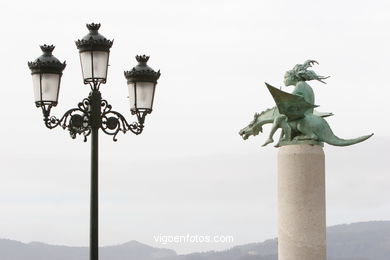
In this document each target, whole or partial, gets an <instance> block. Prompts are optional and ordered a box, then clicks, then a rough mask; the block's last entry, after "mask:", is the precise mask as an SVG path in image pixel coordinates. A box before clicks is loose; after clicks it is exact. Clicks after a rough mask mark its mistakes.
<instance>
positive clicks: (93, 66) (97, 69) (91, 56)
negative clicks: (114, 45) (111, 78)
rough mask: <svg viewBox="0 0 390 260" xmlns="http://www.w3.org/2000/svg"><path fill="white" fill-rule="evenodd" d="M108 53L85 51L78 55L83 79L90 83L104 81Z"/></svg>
mask: <svg viewBox="0 0 390 260" xmlns="http://www.w3.org/2000/svg"><path fill="white" fill-rule="evenodd" d="M108 57H109V52H106V51H85V52H81V53H80V61H81V69H82V71H83V78H84V80H85V81H87V82H90V81H93V80H94V79H95V80H98V81H106V78H107V67H108Z"/></svg>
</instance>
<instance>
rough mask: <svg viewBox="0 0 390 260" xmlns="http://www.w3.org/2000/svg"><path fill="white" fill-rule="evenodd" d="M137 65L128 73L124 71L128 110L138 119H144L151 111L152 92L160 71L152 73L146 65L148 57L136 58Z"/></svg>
mask: <svg viewBox="0 0 390 260" xmlns="http://www.w3.org/2000/svg"><path fill="white" fill-rule="evenodd" d="M135 58H136V59H137V61H138V65H137V66H135V67H134V68H133V69H132V70H130V71H125V77H126V79H127V86H128V88H129V99H130V110H131V113H132V114H136V115H137V116H138V118H145V116H146V114H150V113H151V112H152V109H153V99H154V92H155V89H156V85H157V80H158V79H159V77H160V75H161V74H160V70H159V71H157V72H156V71H154V70H153V69H152V68H151V67H149V66H148V65H147V62H148V60H149V56H145V55H142V56H136V57H135Z"/></svg>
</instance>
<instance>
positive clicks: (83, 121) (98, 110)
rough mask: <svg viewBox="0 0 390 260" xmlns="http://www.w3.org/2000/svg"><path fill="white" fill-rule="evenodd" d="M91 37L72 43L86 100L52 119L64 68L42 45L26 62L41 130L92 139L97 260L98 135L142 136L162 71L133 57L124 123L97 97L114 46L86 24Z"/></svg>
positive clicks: (93, 252)
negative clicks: (64, 131) (130, 116)
mask: <svg viewBox="0 0 390 260" xmlns="http://www.w3.org/2000/svg"><path fill="white" fill-rule="evenodd" d="M87 28H88V30H89V33H88V34H87V35H86V36H84V38H82V39H81V40H77V41H76V46H77V48H78V50H79V54H80V62H81V68H82V75H83V81H84V84H86V85H89V86H90V87H91V92H90V93H89V96H88V97H87V98H84V100H83V101H82V102H80V103H79V104H78V106H77V107H76V108H72V109H69V110H68V111H67V112H65V114H64V115H63V116H62V117H60V118H56V117H54V116H50V111H51V108H52V107H55V106H56V105H57V104H58V96H59V92H60V84H61V77H62V72H63V70H64V69H65V67H66V64H65V62H60V61H59V60H58V59H57V58H56V57H54V56H53V54H52V52H53V50H54V46H53V45H43V46H41V49H42V51H43V54H42V55H41V56H40V57H38V58H37V59H36V60H35V61H33V62H29V63H28V67H29V68H30V70H31V75H32V79H33V89H34V97H35V104H36V106H37V107H40V108H41V109H42V112H43V119H44V122H45V125H46V126H47V127H48V128H50V129H52V128H55V127H57V126H61V127H62V128H64V129H67V130H69V132H70V135H71V137H72V138H75V137H76V136H77V134H83V135H84V141H86V140H87V136H89V135H91V144H92V145H91V154H92V156H91V160H92V161H91V226H90V260H98V132H99V129H101V130H102V131H103V132H104V133H106V134H108V135H112V136H113V140H114V141H116V135H117V134H118V133H119V132H123V133H126V132H128V131H130V132H132V133H134V134H137V135H138V134H140V133H141V132H142V130H143V128H144V122H145V117H146V115H147V114H150V113H151V112H152V108H153V99H154V93H155V88H156V84H157V80H158V79H159V77H160V71H157V72H156V71H154V70H153V69H152V68H150V67H149V66H148V65H147V62H148V60H149V57H148V56H145V55H142V56H136V59H137V61H138V65H137V66H135V67H134V68H133V69H131V70H130V71H125V72H124V74H125V77H126V79H127V86H128V89H129V99H130V111H131V114H133V115H136V116H137V122H134V123H130V124H129V123H128V122H127V121H126V119H125V117H124V116H123V115H122V114H120V113H118V112H116V111H114V110H112V106H111V105H110V104H109V103H108V102H107V101H106V100H104V99H102V96H101V93H100V90H99V88H100V85H101V84H105V83H106V81H107V71H108V61H109V56H110V48H111V46H112V44H113V41H111V40H107V39H106V38H105V37H104V36H102V35H101V34H99V32H98V30H99V28H100V24H94V23H92V24H87Z"/></svg>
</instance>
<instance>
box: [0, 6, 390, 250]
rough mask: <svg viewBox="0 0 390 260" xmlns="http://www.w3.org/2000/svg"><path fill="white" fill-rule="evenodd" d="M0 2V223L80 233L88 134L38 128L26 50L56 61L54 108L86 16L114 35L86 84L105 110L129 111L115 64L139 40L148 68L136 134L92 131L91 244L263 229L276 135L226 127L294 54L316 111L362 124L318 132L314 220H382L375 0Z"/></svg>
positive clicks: (378, 10)
mask: <svg viewBox="0 0 390 260" xmlns="http://www.w3.org/2000/svg"><path fill="white" fill-rule="evenodd" d="M0 10H1V11H0V12H1V15H0V24H1V27H0V28H1V35H2V40H1V41H0V46H1V49H2V52H1V62H0V75H1V80H2V87H1V88H0V96H1V97H3V99H2V105H3V112H2V114H1V127H0V144H1V145H0V158H1V159H0V160H1V161H0V212H1V214H0V238H10V239H15V240H20V241H24V242H29V241H42V242H47V243H53V244H63V245H80V246H81V245H82V246H86V245H88V239H89V235H88V234H89V233H88V229H89V177H90V175H89V174H90V173H89V166H90V162H89V159H90V144H89V143H83V142H82V139H81V138H78V139H77V140H72V139H71V138H70V137H69V135H68V133H67V132H66V131H63V130H61V129H56V130H51V131H50V130H48V129H46V128H45V126H44V125H43V121H42V114H41V111H40V110H39V109H37V108H35V105H34V103H33V92H32V83H31V76H30V72H29V69H28V67H27V61H32V60H34V59H35V58H36V57H38V56H39V55H40V53H41V51H40V49H39V47H38V46H39V45H40V44H44V43H47V44H55V45H56V49H55V51H54V55H56V57H58V58H59V59H60V60H66V61H67V67H66V69H65V71H64V76H63V80H62V85H61V93H60V98H59V105H58V106H57V107H56V108H55V109H54V110H53V114H55V115H57V116H59V115H62V113H63V112H65V111H66V110H67V109H69V108H71V107H73V106H75V105H76V104H77V103H78V102H79V101H81V100H82V99H83V98H84V97H86V96H87V95H88V91H89V90H88V87H86V86H84V85H83V84H82V79H81V69H80V64H79V59H78V52H77V49H76V46H75V44H74V41H75V40H77V39H80V38H82V37H83V36H84V35H85V34H87V30H86V28H85V24H86V23H90V22H100V23H102V27H101V30H100V32H101V33H102V34H103V35H104V36H106V37H107V38H109V39H112V38H114V39H115V42H114V45H113V48H112V51H111V56H110V65H111V66H110V67H109V76H108V77H109V78H108V83H107V84H106V85H105V86H103V87H102V88H101V90H102V92H103V97H105V98H106V99H108V100H109V102H110V103H111V104H112V105H113V107H114V108H115V109H116V110H118V111H120V112H122V113H124V114H126V115H127V116H128V118H130V113H129V112H128V110H129V106H128V102H127V99H126V96H127V88H126V81H125V78H124V76H123V71H124V70H128V69H131V68H132V67H133V66H134V65H135V64H136V62H135V59H134V56H135V55H137V54H148V55H151V58H150V61H149V64H150V66H152V67H153V68H154V69H161V73H162V76H161V78H160V80H159V84H158V86H157V87H158V89H157V92H156V96H155V107H154V112H153V113H152V115H150V116H148V117H147V121H146V128H145V131H144V133H143V134H142V135H141V136H134V135H131V134H127V135H120V136H119V140H118V142H117V143H114V142H112V139H111V138H110V137H109V136H103V135H101V136H100V137H101V142H100V180H101V182H100V195H101V197H100V198H101V201H100V202H101V203H100V205H101V207H100V210H101V220H100V227H101V232H100V241H101V244H102V245H111V244H117V243H123V242H126V241H129V240H138V241H140V242H143V243H147V244H150V245H153V246H161V245H159V244H158V243H155V242H154V240H153V235H158V234H163V235H185V234H187V233H189V234H198V235H205V234H206V235H214V234H216V235H225V234H227V235H233V236H234V238H235V241H234V243H231V244H170V245H167V247H169V248H173V249H175V250H177V252H180V253H187V252H193V251H203V250H211V249H224V248H228V247H231V246H233V245H236V244H243V243H249V242H255V241H262V240H264V239H267V238H271V237H275V236H276V228H277V222H276V217H277V212H276V153H277V149H275V148H273V147H272V146H270V147H266V148H261V147H260V145H261V144H262V143H263V142H264V138H265V136H260V137H257V138H251V139H249V140H247V141H245V142H244V141H243V140H242V139H241V138H240V137H239V135H238V131H239V129H241V128H242V127H244V126H246V125H247V123H249V121H250V120H251V119H252V117H253V114H254V113H255V112H260V111H262V110H264V109H266V108H269V107H272V106H273V100H272V97H271V96H270V94H269V93H268V91H267V90H266V88H265V86H264V83H263V82H264V81H267V82H269V83H271V84H273V85H275V86H281V85H282V80H283V74H284V72H285V71H286V70H289V69H291V68H292V67H293V66H294V65H295V64H297V63H302V62H304V61H305V60H306V59H316V60H318V61H319V62H320V65H319V66H316V67H314V70H315V71H316V72H317V73H318V74H320V75H325V76H327V75H330V76H331V78H329V79H328V80H327V82H328V84H327V85H323V84H321V83H319V82H312V83H311V85H312V86H313V88H314V90H315V93H316V103H317V104H318V105H320V106H321V107H320V108H319V110H321V111H331V112H333V113H335V114H336V115H335V116H334V117H333V118H330V119H329V123H330V125H331V126H332V128H333V129H334V132H335V133H336V134H337V135H338V136H340V137H344V138H348V137H349V138H352V137H357V136H360V135H364V134H369V133H371V132H374V133H375V136H374V137H373V138H372V139H370V140H369V141H367V142H366V143H362V144H358V145H356V146H352V147H345V148H333V147H329V146H326V147H325V151H326V155H327V214H328V225H333V224H339V223H346V222H357V221H366V220H388V219H389V216H390V203H389V201H388V198H389V195H390V192H389V189H388V186H389V183H390V175H389V169H388V158H389V157H388V154H389V153H388V145H389V144H390V136H389V133H390V122H389V115H388V109H389V105H388V103H389V100H390V90H389V82H388V76H387V75H389V71H390V59H389V57H390V47H389V46H390V37H389V28H390V15H389V13H390V2H389V1H387V0H383V1H380V0H373V1H336V0H327V1H308V0H307V1H304V0H295V1H280V0H277V1H259V0H257V1H232V0H224V1H199V0H198V1H179V0H177V1H174V0H165V1H96V0H95V1H61V2H59V1H58V2H57V1H39V0H36V1H2V2H1V4H0ZM286 90H289V89H286ZM268 131H269V128H267V129H265V132H266V133H267V132H268Z"/></svg>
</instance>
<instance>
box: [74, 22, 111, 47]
mask: <svg viewBox="0 0 390 260" xmlns="http://www.w3.org/2000/svg"><path fill="white" fill-rule="evenodd" d="M87 28H88V30H89V33H88V34H87V35H85V36H84V37H83V38H82V39H81V40H77V41H76V46H77V49H79V51H80V52H83V51H109V50H110V48H111V46H112V44H113V42H114V41H113V40H112V41H111V40H107V39H106V37H104V36H103V35H101V34H100V33H99V28H100V23H91V24H87Z"/></svg>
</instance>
